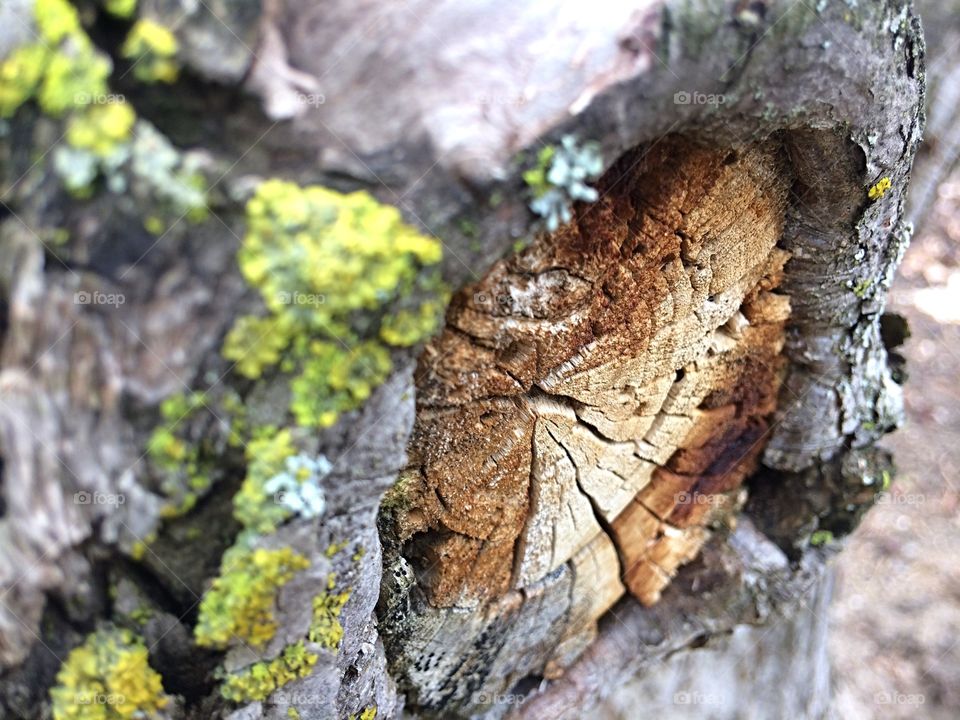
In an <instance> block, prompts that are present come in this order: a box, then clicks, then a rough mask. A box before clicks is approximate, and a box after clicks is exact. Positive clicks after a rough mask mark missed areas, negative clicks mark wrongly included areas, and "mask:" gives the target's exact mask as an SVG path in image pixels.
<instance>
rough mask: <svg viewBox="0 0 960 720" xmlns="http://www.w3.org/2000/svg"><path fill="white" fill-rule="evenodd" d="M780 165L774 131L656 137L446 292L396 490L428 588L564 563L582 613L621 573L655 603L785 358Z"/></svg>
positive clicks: (767, 408)
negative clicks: (762, 135)
mask: <svg viewBox="0 0 960 720" xmlns="http://www.w3.org/2000/svg"><path fill="white" fill-rule="evenodd" d="M787 183H788V173H787V170H786V163H785V161H784V159H783V157H782V155H781V153H780V151H779V150H778V149H777V147H776V146H774V145H772V144H771V145H757V146H754V147H751V148H749V149H746V150H743V151H741V152H739V153H734V152H730V151H718V150H715V149H710V148H705V147H702V146H700V145H697V144H696V143H694V142H691V141H689V140H685V139H683V138H679V137H670V138H666V139H664V140H662V141H660V142H659V143H657V144H656V145H655V146H654V147H653V148H652V150H650V151H649V152H648V153H646V154H642V153H641V152H640V151H636V152H633V153H628V154H627V155H626V156H624V157H623V158H622V159H621V160H620V161H619V162H618V163H617V164H616V165H615V166H614V167H613V168H611V169H610V170H609V171H608V173H607V174H606V175H605V177H604V178H603V179H602V180H601V181H600V183H599V189H600V193H601V199H600V200H599V201H598V202H597V203H594V204H593V205H590V206H584V207H579V208H578V212H577V216H576V220H575V221H574V222H572V223H570V224H568V225H567V226H565V227H562V228H561V229H559V230H558V231H557V232H555V233H552V234H544V235H541V236H539V237H538V238H537V240H536V241H535V242H534V243H533V244H532V245H531V246H530V247H528V248H527V249H525V250H524V251H522V252H521V253H518V254H517V255H515V256H513V257H510V258H507V259H505V260H502V261H500V262H498V263H497V264H496V265H495V266H494V267H493V269H492V270H491V271H490V272H489V273H488V275H487V276H486V277H485V278H483V279H482V280H481V281H480V282H478V283H476V284H475V285H472V286H470V287H467V288H465V289H464V290H463V291H461V292H460V293H459V294H458V295H457V296H456V297H455V299H454V301H453V303H452V305H451V307H450V310H449V312H448V315H447V325H446V328H445V330H444V331H443V333H442V334H441V335H440V336H438V337H437V338H436V339H434V340H433V341H432V342H431V343H430V345H429V346H428V347H427V348H426V349H425V350H424V352H423V354H422V356H421V360H420V364H419V367H418V372H417V378H418V381H417V388H418V408H417V421H416V427H415V430H414V434H413V437H412V440H411V442H410V446H409V455H410V465H409V467H408V469H407V470H406V471H405V472H404V474H403V481H402V482H401V483H398V486H397V488H395V489H394V491H393V493H394V498H393V500H394V501H395V502H394V503H393V505H394V507H396V508H398V510H397V511H396V512H395V513H394V514H393V518H394V522H395V528H394V531H395V534H396V537H397V538H398V539H400V540H401V541H402V542H403V543H405V544H404V555H405V556H406V557H407V558H408V559H409V560H411V562H412V563H413V564H414V566H415V567H417V568H418V570H419V577H420V581H421V584H422V585H423V589H424V591H425V592H426V593H427V597H428V599H429V601H430V602H431V603H432V604H434V605H436V606H454V605H457V606H475V605H477V604H479V603H482V602H484V601H487V600H489V599H492V598H495V597H499V596H501V595H503V594H504V593H505V592H507V591H509V590H510V589H520V588H525V587H529V586H531V585H532V584H534V583H536V582H537V581H538V580H540V579H542V578H543V577H545V576H546V575H547V574H548V573H550V572H551V571H552V570H554V569H556V568H557V567H559V566H560V565H563V564H565V563H571V568H572V569H573V570H574V572H575V575H576V582H575V588H576V589H575V593H582V594H583V596H584V597H583V598H574V604H575V606H576V607H577V608H578V613H579V614H582V615H584V618H585V619H584V626H587V625H589V624H590V623H592V622H593V621H594V620H595V619H596V617H598V616H599V615H600V614H602V613H603V612H605V611H606V610H607V609H608V608H609V607H610V605H612V603H613V602H614V601H616V599H617V598H618V597H619V596H620V595H621V594H622V593H623V592H624V585H625V586H626V588H627V589H628V590H629V591H630V592H631V593H633V594H634V595H635V596H636V597H637V598H638V599H639V600H640V601H641V602H643V603H647V604H649V603H653V602H656V600H657V599H658V598H659V596H660V592H661V590H662V589H663V587H664V586H665V585H666V584H667V583H669V581H670V577H671V576H672V574H673V573H675V571H676V569H677V568H678V567H679V565H680V564H682V563H684V562H687V561H689V560H690V559H692V558H693V557H695V555H696V553H697V552H698V551H699V549H700V547H701V546H702V544H703V542H704V541H705V540H706V538H707V537H708V535H709V532H710V530H709V528H710V527H711V525H713V524H714V523H715V522H717V521H718V519H722V518H725V517H729V516H730V515H731V513H733V512H734V511H735V510H736V494H737V493H736V492H735V491H736V490H737V488H738V487H739V486H740V484H741V483H742V482H743V480H744V478H745V477H746V476H747V475H748V474H749V473H750V472H752V471H753V470H754V469H755V468H756V465H757V462H758V458H759V456H760V453H761V451H762V449H763V444H764V438H765V435H766V433H767V429H768V426H769V421H770V417H771V415H772V413H773V411H774V410H775V405H776V397H777V391H778V388H779V385H780V380H781V375H782V371H783V362H782V359H781V356H780V353H781V350H782V346H783V342H784V323H785V321H786V319H787V317H788V315H789V311H790V308H789V301H788V299H787V298H786V297H784V296H782V295H779V294H777V293H776V288H777V287H778V285H779V283H780V279H781V276H782V273H783V266H784V263H785V262H786V259H787V255H786V253H785V252H783V251H782V250H780V249H778V248H777V247H776V243H777V240H778V239H779V237H780V234H781V230H782V226H783V219H784V212H785V207H786V196H787ZM398 496H402V497H398ZM397 500H399V502H396V501H397ZM610 541H612V546H611V543H610ZM614 548H615V551H614ZM598 593H599V595H598ZM588 596H589V597H588Z"/></svg>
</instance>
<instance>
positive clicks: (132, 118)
mask: <svg viewBox="0 0 960 720" xmlns="http://www.w3.org/2000/svg"><path fill="white" fill-rule="evenodd" d="M136 120H137V116H136V113H134V112H133V108H131V107H130V106H129V105H127V104H126V103H124V102H115V103H109V104H105V105H94V106H93V107H91V108H90V110H88V111H87V112H85V113H79V114H76V115H74V116H73V117H71V118H70V121H69V122H68V123H67V142H68V143H70V144H71V145H73V146H74V147H75V148H79V149H81V150H89V151H90V152H91V153H93V154H94V155H96V156H97V157H102V158H105V157H108V156H110V155H111V154H112V153H113V152H114V150H116V148H117V146H118V145H120V144H121V143H123V142H125V141H126V140H127V139H128V138H129V137H130V133H131V132H132V131H133V124H134V122H136Z"/></svg>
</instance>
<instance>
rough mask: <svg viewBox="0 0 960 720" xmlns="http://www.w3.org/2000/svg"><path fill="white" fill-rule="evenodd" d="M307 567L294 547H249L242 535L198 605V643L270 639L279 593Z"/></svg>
mask: <svg viewBox="0 0 960 720" xmlns="http://www.w3.org/2000/svg"><path fill="white" fill-rule="evenodd" d="M309 565H310V562H309V560H307V559H306V558H305V557H303V556H302V555H299V554H297V553H296V552H294V551H293V550H291V549H290V548H280V549H279V550H267V549H264V548H257V549H255V550H251V549H249V548H248V547H247V546H246V543H245V542H244V540H243V539H242V538H241V540H239V541H238V542H237V544H235V545H234V546H233V547H231V548H230V549H229V550H227V552H225V553H224V554H223V558H222V560H221V563H220V576H219V577H217V579H216V580H214V581H213V585H212V587H211V588H210V589H209V590H208V591H207V592H206V593H205V594H204V596H203V600H202V601H201V603H200V614H199V618H198V620H197V626H196V628H195V629H194V636H195V637H196V640H197V644H198V645H202V646H204V647H213V648H220V649H225V648H226V647H227V646H228V645H229V644H230V643H231V641H232V640H234V639H235V638H236V639H239V640H241V641H243V642H245V643H248V644H249V645H252V646H254V647H257V646H260V645H262V644H263V643H265V642H267V641H268V640H270V639H271V638H272V637H273V636H274V634H275V633H276V631H277V623H276V619H275V617H274V603H275V598H276V595H277V592H278V591H279V590H280V588H282V587H283V586H284V585H286V584H287V583H288V582H290V580H292V579H293V576H294V575H295V574H296V573H297V572H298V571H300V570H303V569H304V568H306V567H308V566H309Z"/></svg>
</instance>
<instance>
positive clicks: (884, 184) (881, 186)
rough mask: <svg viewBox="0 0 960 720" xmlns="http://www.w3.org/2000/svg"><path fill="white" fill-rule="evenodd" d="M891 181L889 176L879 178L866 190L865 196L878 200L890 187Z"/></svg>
mask: <svg viewBox="0 0 960 720" xmlns="http://www.w3.org/2000/svg"><path fill="white" fill-rule="evenodd" d="M891 185H892V183H891V182H890V178H888V177H885V178H881V179H880V180H879V181H878V182H877V183H876V184H875V185H874V186H873V187H871V188H870V190H869V191H868V192H867V197H869V198H870V199H871V200H878V199H880V198H882V197H883V194H884V193H885V192H886V191H887V190H889V189H890V186H891Z"/></svg>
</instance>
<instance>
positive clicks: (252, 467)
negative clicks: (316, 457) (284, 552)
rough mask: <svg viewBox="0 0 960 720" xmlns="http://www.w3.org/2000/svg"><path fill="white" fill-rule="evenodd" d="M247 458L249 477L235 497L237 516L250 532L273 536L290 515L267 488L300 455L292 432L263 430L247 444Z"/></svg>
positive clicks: (234, 511) (246, 477)
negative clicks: (291, 460) (289, 462)
mask: <svg viewBox="0 0 960 720" xmlns="http://www.w3.org/2000/svg"><path fill="white" fill-rule="evenodd" d="M245 454H246V457H247V474H246V476H245V477H244V479H243V484H242V485H241V486H240V490H239V491H238V492H237V494H236V495H234V496H233V516H234V517H235V518H236V519H237V520H239V521H240V523H242V524H243V526H244V527H246V528H249V529H251V530H254V531H255V532H258V533H261V534H263V533H271V532H273V531H274V530H275V529H276V527H277V525H278V524H280V523H281V522H283V521H284V520H285V519H286V518H288V517H289V516H290V512H289V510H287V509H286V508H284V507H283V506H282V505H280V504H279V503H276V502H274V498H273V496H271V495H270V494H268V493H267V491H266V490H265V489H264V485H266V483H267V481H269V480H270V479H271V478H272V477H274V476H275V475H277V474H278V473H280V472H282V471H283V468H284V462H285V461H286V459H287V458H290V457H293V456H294V455H296V454H297V446H296V445H295V444H294V442H293V435H292V434H291V432H290V430H286V429H284V430H280V431H277V430H276V429H274V428H263V429H262V430H261V431H260V433H259V434H258V435H257V436H256V437H254V438H253V439H252V440H251V441H250V442H249V443H248V444H247V447H246V450H245Z"/></svg>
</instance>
